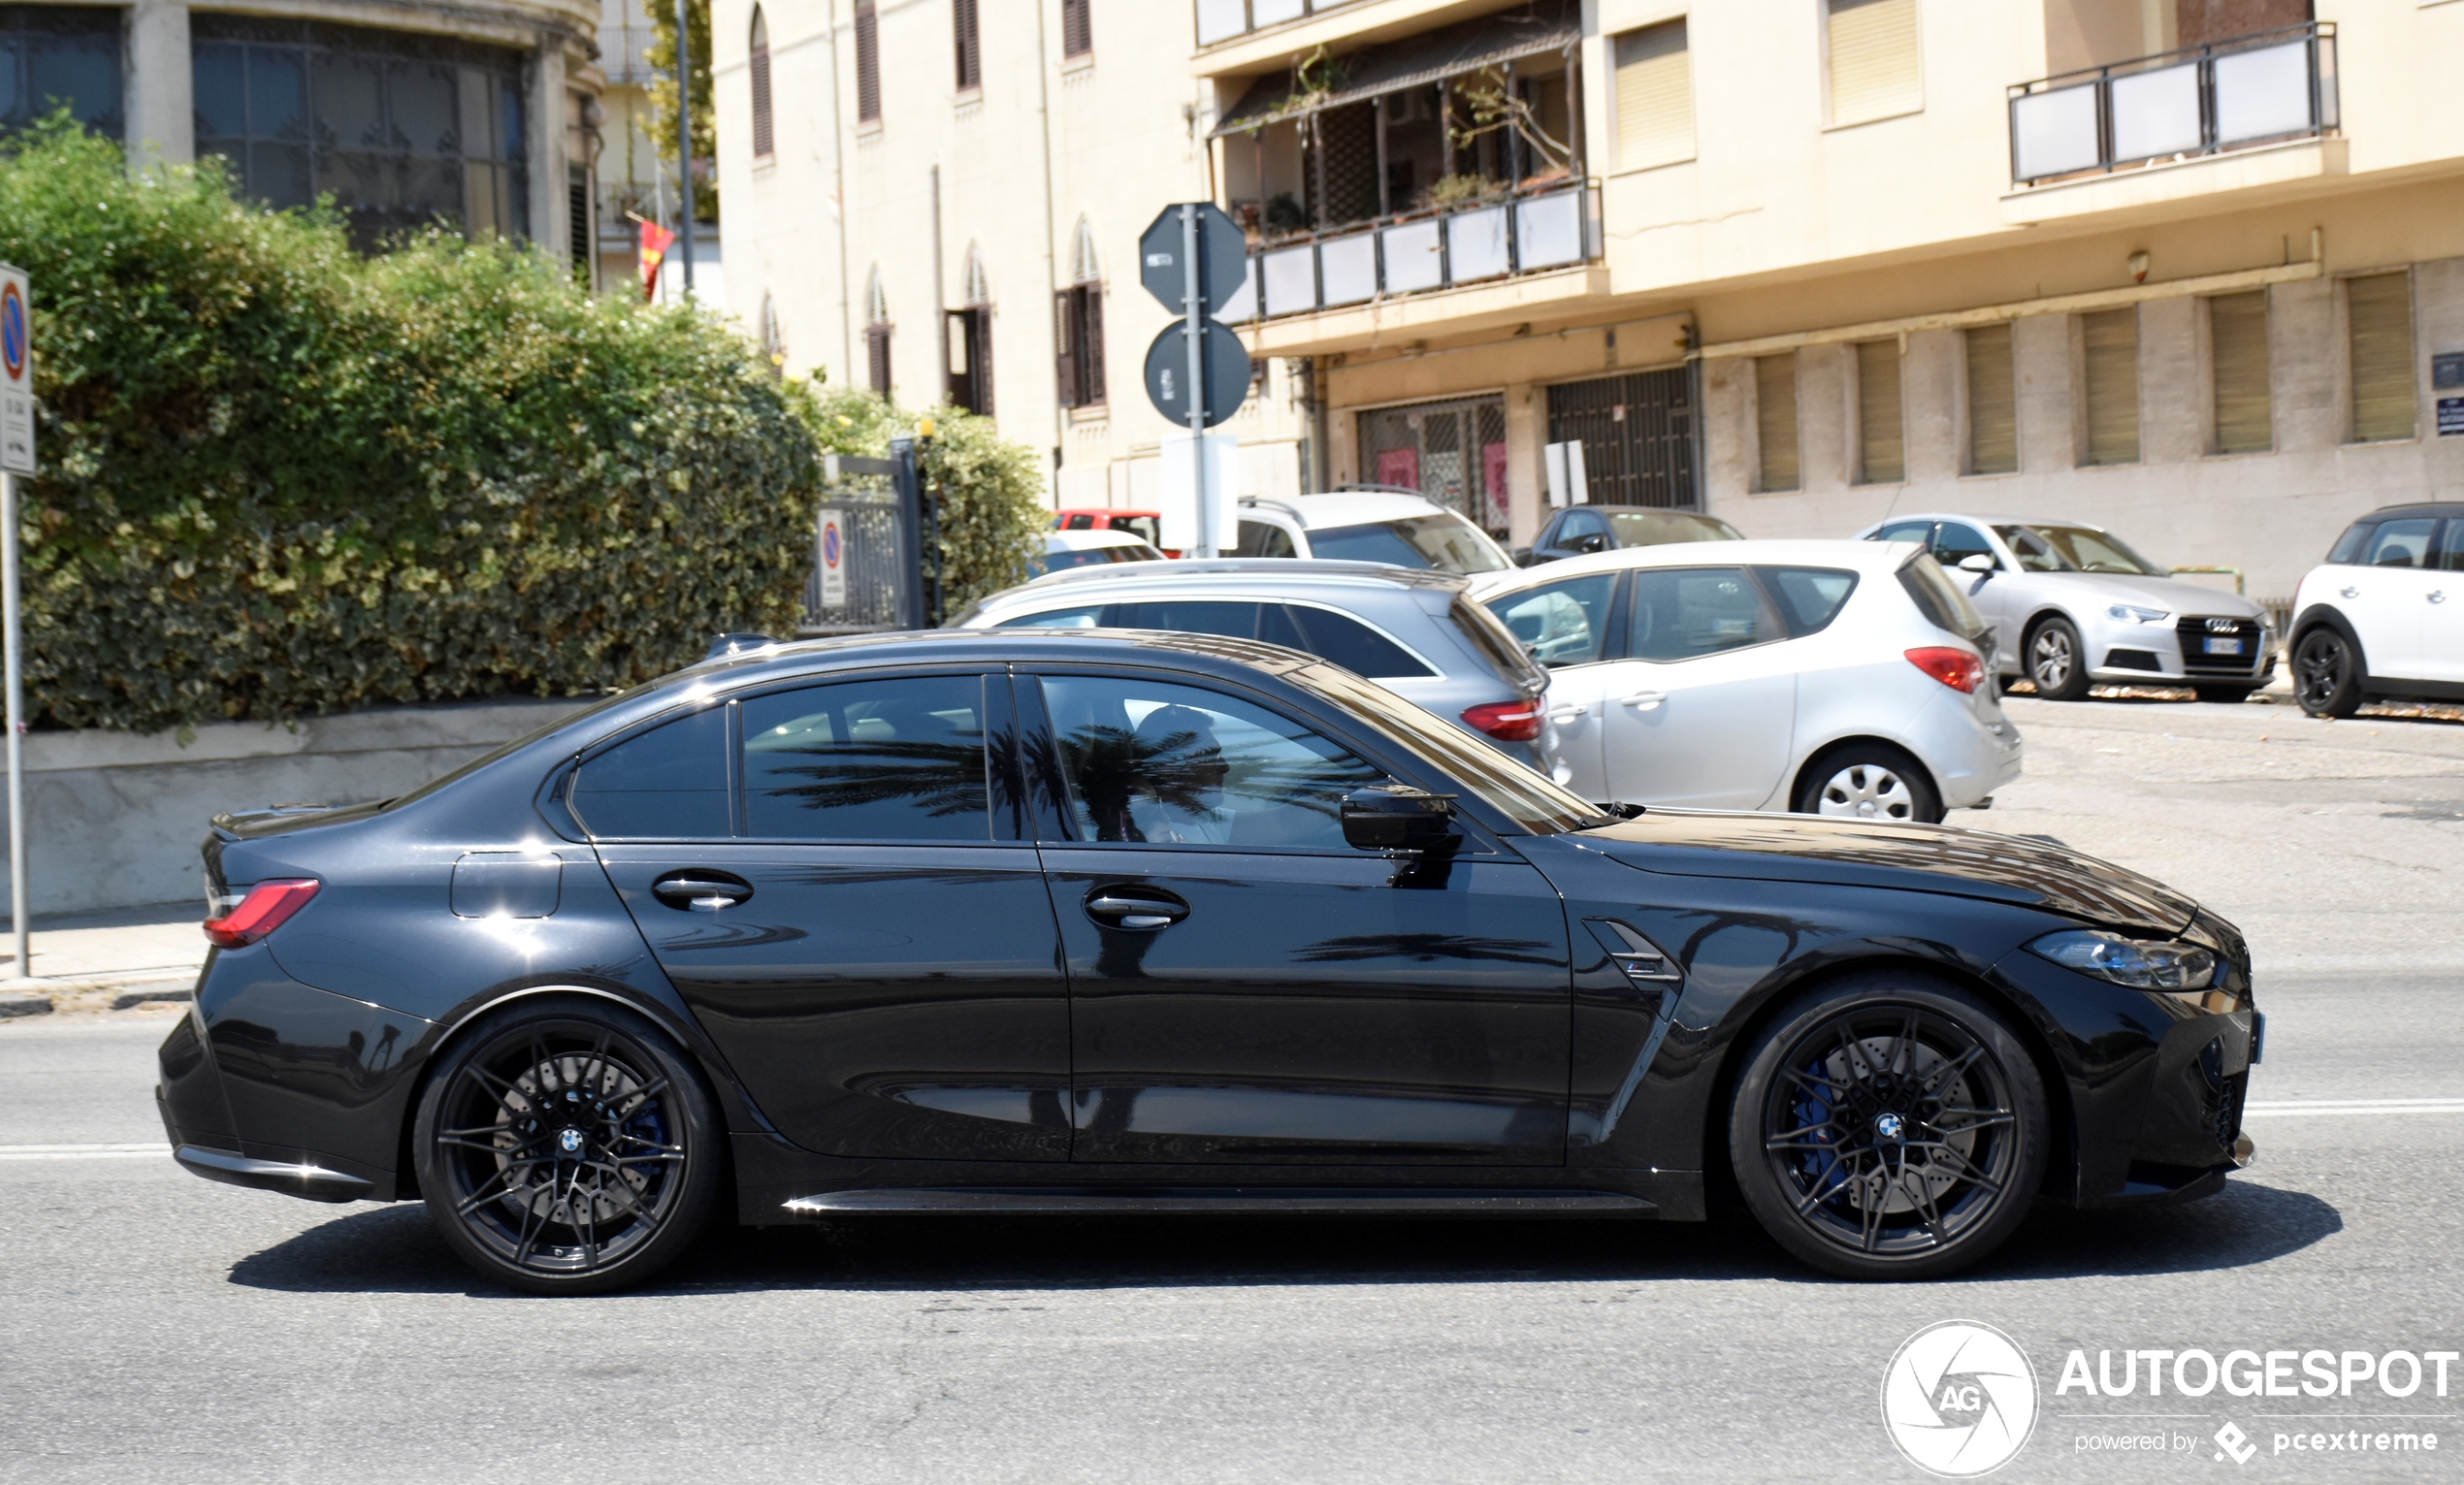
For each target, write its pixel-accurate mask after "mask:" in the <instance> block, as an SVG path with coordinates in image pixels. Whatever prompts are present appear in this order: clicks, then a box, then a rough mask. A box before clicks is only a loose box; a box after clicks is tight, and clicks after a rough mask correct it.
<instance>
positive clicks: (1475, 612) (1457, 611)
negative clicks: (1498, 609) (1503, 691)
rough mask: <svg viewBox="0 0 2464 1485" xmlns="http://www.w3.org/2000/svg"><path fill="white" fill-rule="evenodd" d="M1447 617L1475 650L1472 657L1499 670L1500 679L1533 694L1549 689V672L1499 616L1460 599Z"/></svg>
mask: <svg viewBox="0 0 2464 1485" xmlns="http://www.w3.org/2000/svg"><path fill="white" fill-rule="evenodd" d="M1446 617H1447V618H1450V619H1452V620H1453V621H1454V628H1455V632H1457V633H1459V634H1461V635H1462V636H1463V638H1464V640H1465V642H1467V643H1468V644H1470V645H1471V646H1472V653H1473V654H1475V655H1478V656H1480V657H1482V658H1483V659H1485V660H1487V661H1488V662H1489V663H1490V664H1491V665H1494V666H1495V667H1497V674H1498V679H1500V680H1502V681H1505V682H1506V683H1507V684H1508V685H1509V686H1514V687H1519V688H1523V689H1526V690H1529V691H1531V692H1534V693H1538V692H1540V690H1541V689H1543V688H1544V687H1546V686H1547V685H1548V672H1547V671H1545V670H1542V669H1541V668H1540V664H1539V662H1536V661H1534V660H1533V659H1532V657H1531V656H1529V655H1527V654H1525V653H1524V651H1523V647H1522V645H1521V644H1520V643H1518V642H1517V641H1516V640H1515V638H1514V634H1513V631H1512V630H1508V628H1507V627H1506V626H1505V625H1503V624H1501V623H1499V622H1498V618H1497V615H1495V614H1493V613H1490V612H1489V611H1488V610H1487V609H1485V608H1482V607H1481V606H1480V605H1479V604H1477V603H1475V602H1472V601H1471V600H1470V599H1468V598H1457V599H1455V600H1454V602H1453V604H1452V605H1451V606H1450V607H1448V608H1447V610H1446Z"/></svg>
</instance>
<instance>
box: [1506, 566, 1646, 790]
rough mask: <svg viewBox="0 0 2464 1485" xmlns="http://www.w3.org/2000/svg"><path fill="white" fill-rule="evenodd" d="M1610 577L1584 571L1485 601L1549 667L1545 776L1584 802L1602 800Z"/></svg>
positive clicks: (1612, 602)
mask: <svg viewBox="0 0 2464 1485" xmlns="http://www.w3.org/2000/svg"><path fill="white" fill-rule="evenodd" d="M1618 576H1619V574H1617V573H1615V572H1586V573H1584V574H1583V575H1582V576H1580V577H1569V578H1561V579H1559V580H1558V581H1556V582H1553V583H1542V584H1540V586H1538V587H1536V588H1524V589H1518V590H1517V591H1515V592H1513V593H1509V594H1507V595H1505V596H1504V597H1497V598H1493V599H1491V600H1490V601H1489V603H1488V609H1489V612H1491V613H1493V614H1495V615H1497V617H1498V618H1499V620H1500V621H1502V622H1503V623H1504V624H1505V625H1506V628H1507V629H1508V631H1510V632H1511V633H1512V634H1513V635H1514V637H1515V638H1516V639H1517V640H1518V641H1520V642H1521V643H1522V646H1523V648H1524V649H1525V650H1527V651H1529V652H1530V653H1531V656H1532V658H1533V659H1534V660H1537V661H1539V662H1540V663H1541V664H1542V665H1545V666H1547V667H1548V695H1547V697H1546V698H1545V701H1544V703H1543V704H1544V705H1545V706H1546V707H1547V709H1548V721H1549V725H1550V728H1551V737H1552V738H1553V742H1552V743H1551V750H1552V751H1551V756H1550V758H1549V774H1550V777H1552V778H1554V779H1555V780H1556V781H1557V782H1558V783H1559V784H1561V785H1563V786H1565V787H1566V788H1568V789H1570V790H1572V791H1574V792H1575V793H1578V794H1580V795H1582V796H1583V797H1584V798H1586V799H1599V800H1605V799H1606V798H1608V797H1609V796H1608V794H1607V792H1606V791H1607V788H1608V776H1607V771H1606V759H1605V754H1604V752H1603V751H1602V750H1603V745H1602V741H1601V738H1602V726H1601V721H1602V705H1603V703H1604V701H1605V698H1606V694H1607V693H1606V691H1605V684H1606V672H1605V668H1604V666H1603V664H1602V662H1604V661H1605V660H1607V659H1608V658H1609V653H1610V652H1609V649H1608V639H1609V635H1610V633H1611V631H1612V629H1613V624H1612V620H1611V614H1612V613H1613V611H1614V610H1615V607H1616V597H1617V579H1618Z"/></svg>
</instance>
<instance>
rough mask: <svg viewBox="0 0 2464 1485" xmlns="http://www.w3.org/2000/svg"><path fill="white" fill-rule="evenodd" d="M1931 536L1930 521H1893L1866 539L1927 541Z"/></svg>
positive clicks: (1931, 527) (1931, 524) (1931, 526)
mask: <svg viewBox="0 0 2464 1485" xmlns="http://www.w3.org/2000/svg"><path fill="white" fill-rule="evenodd" d="M1932 538H1933V523H1932V522H1930V521H1894V522H1892V523H1891V524H1890V525H1889V526H1886V527H1884V528H1883V529H1882V530H1880V531H1878V532H1876V533H1873V534H1872V535H1870V536H1867V537H1866V538H1865V539H1866V540H1867V541H1929V540H1931V539H1932Z"/></svg>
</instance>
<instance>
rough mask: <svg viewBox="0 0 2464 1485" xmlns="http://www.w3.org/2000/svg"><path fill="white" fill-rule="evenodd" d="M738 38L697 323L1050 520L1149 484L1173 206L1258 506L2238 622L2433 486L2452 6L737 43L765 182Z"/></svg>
mask: <svg viewBox="0 0 2464 1485" xmlns="http://www.w3.org/2000/svg"><path fill="white" fill-rule="evenodd" d="M756 10H757V8H756V7H755V6H754V5H753V4H752V3H751V0H719V3H718V11H717V15H716V19H715V32H716V50H717V53H718V67H719V76H718V80H717V98H718V103H719V108H720V121H721V122H720V136H721V160H720V169H721V173H722V178H723V179H724V180H725V181H726V182H727V187H728V192H729V194H728V197H727V200H728V211H729V232H730V241H731V244H733V245H734V248H735V253H734V256H735V258H736V261H735V262H733V263H731V264H730V268H731V269H732V270H733V271H734V272H732V273H731V274H730V281H729V286H730V296H731V297H730V304H731V305H732V307H734V308H735V309H736V310H737V311H738V312H739V313H740V314H742V315H743V316H744V318H745V319H746V321H747V322H748V324H753V323H767V324H770V325H773V326H775V327H777V329H778V332H779V334H780V336H781V338H782V339H783V343H784V344H785V346H786V348H787V351H788V356H789V365H790V366H791V368H794V369H806V368H826V369H827V371H828V372H829V374H831V375H832V376H834V377H839V378H841V379H846V380H853V381H857V382H859V383H860V382H863V381H865V380H866V379H868V378H876V379H881V380H884V381H886V383H887V384H888V385H889V386H890V387H892V389H893V390H894V391H895V392H896V394H897V395H898V397H899V398H900V400H901V401H902V402H905V403H909V404H920V403H928V402H932V401H937V400H939V399H940V398H941V397H942V396H944V395H948V394H949V393H951V392H952V391H954V390H955V391H957V392H960V393H962V394H964V395H965V396H976V395H978V394H977V392H976V390H975V389H976V387H978V386H980V385H982V384H984V383H986V382H989V388H990V390H989V405H990V407H991V408H992V410H993V412H994V415H995V416H997V417H998V418H999V419H1000V421H1001V423H1002V426H1003V428H1004V430H1005V432H1007V433H1008V434H1009V435H1010V436H1013V437H1017V438H1021V439H1022V440H1025V441H1029V442H1032V443H1035V444H1037V445H1038V446H1045V445H1050V446H1051V447H1052V448H1054V452H1055V461H1056V466H1057V469H1058V474H1059V478H1058V481H1057V489H1058V494H1059V497H1060V499H1061V500H1064V501H1066V502H1069V503H1104V502H1110V503H1115V504H1126V503H1131V502H1132V501H1134V500H1138V499H1139V496H1140V490H1141V481H1142V479H1145V478H1150V477H1151V476H1150V475H1145V474H1142V473H1141V469H1142V468H1151V460H1152V453H1153V448H1154V442H1155V440H1156V439H1158V438H1160V437H1161V436H1164V434H1165V433H1166V432H1167V430H1166V428H1165V427H1164V425H1163V423H1162V420H1161V419H1159V418H1157V417H1155V416H1154V415H1153V414H1152V413H1151V410H1149V409H1148V408H1147V407H1146V405H1145V398H1144V396H1143V393H1142V392H1141V391H1140V389H1139V388H1138V386H1137V384H1136V382H1135V380H1134V373H1135V369H1136V367H1137V365H1138V363H1139V361H1140V359H1141V358H1142V357H1143V355H1144V352H1145V349H1146V346H1147V343H1148V341H1149V340H1150V339H1151V337H1152V336H1153V335H1154V334H1155V332H1156V331H1157V330H1159V329H1160V328H1161V327H1162V325H1163V323H1164V322H1165V320H1166V319H1167V317H1168V316H1167V313H1166V311H1165V310H1164V309H1163V308H1162V307H1159V306H1155V305H1153V304H1152V303H1151V301H1150V300H1149V299H1148V298H1147V296H1146V295H1145V294H1144V293H1143V292H1142V291H1141V290H1140V289H1139V288H1138V287H1137V285H1136V283H1135V265H1134V262H1133V261H1132V255H1133V254H1134V243H1135V238H1136V234H1137V232H1138V231H1139V229H1140V228H1142V227H1143V226H1145V224H1146V223H1147V222H1148V221H1149V220H1150V219H1151V217H1152V216H1153V214H1154V212H1155V211H1156V210H1158V209H1159V208H1160V207H1161V206H1162V205H1164V204H1165V203H1167V202H1171V201H1176V200H1183V199H1189V198H1192V197H1195V196H1209V197H1212V198H1213V199H1215V200H1217V201H1218V202H1220V203H1221V204H1222V205H1223V206H1224V207H1225V208H1226V209H1227V210H1230V211H1232V212H1233V213H1234V215H1235V216H1236V217H1237V218H1239V219H1240V220H1241V221H1242V222H1243V224H1244V225H1245V227H1247V228H1248V231H1249V234H1250V238H1251V242H1252V251H1253V253H1254V266H1253V271H1252V273H1253V277H1252V284H1253V293H1252V294H1251V295H1250V296H1248V303H1246V304H1244V305H1242V306H1240V307H1237V308H1236V310H1235V311H1234V313H1236V314H1238V315H1239V317H1240V319H1241V324H1240V329H1241V331H1242V334H1243V338H1244V339H1245V340H1247V341H1248V344H1249V345H1250V347H1251V349H1252V352H1253V354H1255V355H1256V356H1258V357H1259V358H1260V359H1261V360H1262V361H1264V362H1266V363H1267V364H1268V365H1269V367H1270V371H1269V374H1268V375H1267V376H1266V378H1265V381H1264V384H1263V386H1262V387H1261V388H1260V392H1261V395H1260V396H1259V397H1257V398H1256V399H1255V400H1254V401H1253V404H1252V405H1251V406H1250V407H1249V408H1248V409H1247V410H1245V411H1244V412H1243V413H1242V414H1241V416H1240V418H1239V419H1238V420H1236V423H1237V424H1238V425H1239V426H1238V427H1237V428H1236V431H1237V432H1239V433H1240V434H1241V436H1242V437H1243V439H1244V442H1245V444H1246V445H1248V447H1247V449H1246V451H1245V463H1244V484H1245V488H1247V489H1248V491H1249V493H1260V494H1264V493H1272V492H1273V491H1275V490H1280V489H1294V488H1308V487H1314V486H1321V485H1325V484H1336V483H1346V482H1355V481H1357V482H1369V483H1385V484H1403V485H1410V486H1413V487H1415V488H1420V489H1423V490H1424V491H1427V492H1428V493H1430V494H1431V495H1432V496H1433V498H1436V499H1440V500H1444V501H1446V502H1448V503H1451V504H1454V505H1456V506H1457V507H1458V508H1461V509H1463V510H1464V511H1465V513H1466V514H1467V515H1471V516H1473V517H1474V518H1475V519H1476V520H1479V521H1481V522H1482V523H1483V524H1485V525H1488V526H1490V527H1491V528H1492V529H1495V530H1498V531H1499V532H1501V533H1504V534H1507V535H1508V536H1509V537H1511V538H1513V539H1518V540H1527V539H1529V537H1530V536H1531V534H1532V533H1534V532H1535V531H1536V530H1537V529H1538V527H1539V526H1540V523H1541V522H1542V521H1543V520H1544V519H1545V517H1546V513H1547V509H1548V506H1549V503H1550V501H1551V500H1552V499H1553V498H1554V499H1558V500H1572V499H1586V498H1587V499H1589V500H1598V501H1619V502H1633V503H1645V504H1659V505H1674V506H1681V507H1693V508H1703V509H1708V510H1710V511H1712V512H1714V513H1716V514H1719V515H1721V516H1724V517H1726V518H1727V519H1729V520H1731V521H1732V522H1734V523H1735V524H1736V525H1737V526H1738V527H1740V528H1741V529H1743V530H1744V531H1746V532H1747V533H1749V534H1752V535H1760V536H1800V535H1801V536H1813V535H1846V534H1850V533H1854V532H1855V531H1857V530H1860V529H1862V528H1863V527H1864V526H1865V525H1867V524H1869V523H1870V522H1872V521H1875V520H1878V519H1881V518H1882V517H1884V516H1886V515H1890V514H1892V513H1894V512H1905V511H1911V510H1930V509H1959V510H1969V511H1975V512H1978V513H1980V514H1992V513H2002V512H2009V513H2018V514H2031V515H2041V516H2060V517H2071V518H2077V519H2085V520H2091V521H2097V522H2101V523H2104V524H2108V525H2111V526H2114V527H2116V528H2118V529H2119V530H2121V531H2122V532H2123V533H2124V534H2125V535H2126V536H2127V537H2128V538H2129V539H2130V540H2131V541H2132V542H2134V543H2135V544H2137V545H2138V546H2140V547H2141V548H2143V549H2145V550H2146V551H2148V552H2149V553H2150V555H2152V556H2154V557H2156V558H2157V559H2158V560H2160V561H2164V562H2167V563H2170V564H2173V565H2203V566H2204V565H2214V566H2230V567H2235V568H2239V569H2241V571H2242V572H2243V574H2244V576H2245V579H2246V581H2247V584H2248V588H2249V592H2250V594H2251V596H2252V597H2260V598H2275V597H2286V596H2289V594H2290V592H2291V590H2292V587H2293V585H2294V583H2295V582H2296V581H2297V580H2298V578H2299V576H2300V574H2301V572H2302V571H2303V570H2305V569H2306V568H2307V567H2308V566H2309V565H2312V564H2314V563H2315V562H2317V561H2318V558H2319V556H2320V555H2321V554H2322V553H2323V552H2324V550H2325V548H2326V546H2327V544H2328V542H2329V541H2330V540H2331V539H2332V538H2333V536H2334V534H2335V533H2336V532H2337V530H2339V529H2340V528H2341V527H2342V526H2343V525H2344V524H2345V523H2346V522H2347V521H2349V520H2350V519H2351V517H2352V516H2353V515H2354V514H2356V513H2358V512H2360V511H2363V510H2367V509H2370V508H2372V507H2375V506H2377V505H2382V504H2386V503H2391V502H2394V501H2398V500H2413V499H2425V498H2430V497H2433V496H2452V495H2453V494H2454V492H2455V491H2456V490H2457V489H2458V488H2459V487H2464V210H2458V208H2459V206H2464V116H2459V115H2458V114H2457V113H2456V112H2455V111H2454V110H2452V109H2450V108H2445V107H2442V106H2441V105H2442V102H2443V93H2444V91H2445V89H2446V88H2447V87H2448V78H2447V74H2448V73H2449V72H2451V70H2452V69H2451V65H2450V63H2451V59H2452V58H2454V57H2457V56H2464V0H2431V3H2421V0H2316V3H2315V4H2314V3H2311V0H2010V3H2003V4H1991V5H1986V4H1966V3H1954V0H1744V3H1730V0H1722V3H1719V4H1716V5H1713V4H1703V3H1701V0H1697V3H1694V4H1692V5H1688V4H1686V3H1684V0H1562V3H1561V0H1514V3H1510V4H1501V3H1494V0H1013V3H1007V4H1001V5H983V4H980V3H975V0H883V3H874V0H863V3H861V4H859V3H858V0H775V3H774V4H771V5H767V6H764V7H762V8H761V9H760V20H761V23H762V30H763V32H764V33H765V34H766V37H767V48H766V52H767V55H766V59H765V60H762V67H765V68H766V70H767V75H768V81H767V82H766V84H765V86H766V87H767V89H768V98H769V102H768V104H767V107H768V109H769V111H770V115H771V116H770V121H769V124H768V126H767V127H768V130H769V136H768V140H769V145H770V148H769V149H768V151H767V152H766V153H757V151H756V150H755V149H754V148H753V134H754V132H755V131H754V129H753V112H754V109H753V104H754V91H755V88H754V82H755V75H756V72H757V67H756V61H757V58H756V57H755V55H754V54H753V48H751V46H750V39H751V38H752V36H753V35H754V32H755V21H756ZM970 29H973V30H975V31H976V32H978V33H979V34H977V35H975V36H974V37H973V39H972V46H973V49H972V52H970V42H969V37H968V32H969V31H970ZM1082 43H1083V44H1084V45H1083V46H1081V44H1082ZM970 55H972V57H973V61H972V63H970V61H969V57H970ZM970 66H972V68H973V71H972V72H970V71H969V68H970ZM1082 289H1086V290H1091V291H1092V292H1091V293H1086V292H1075V291H1079V290H1082ZM1090 299H1091V300H1092V302H1093V304H1094V306H1095V308H1094V310H1093V311H1092V313H1091V316H1090V313H1089V311H1088V309H1087V307H1086V306H1087V302H1088V301H1089V300H1090ZM977 309H981V310H983V311H985V312H984V314H983V315H982V317H981V318H971V317H970V315H969V312H968V311H971V310H977ZM764 315H766V316H767V319H766V320H765V319H763V318H762V317H763V316H764ZM1227 317H1229V316H1227ZM1073 335H1075V337H1076V339H1078V340H1086V339H1089V338H1090V337H1091V338H1092V340H1093V343H1094V345H1095V347H1096V349H1097V350H1099V352H1100V355H1101V361H1102V365H1103V366H1104V368H1105V369H1106V371H1107V373H1108V374H1106V375H1105V376H1104V378H1103V385H1102V387H1101V388H1100V391H1101V392H1102V394H1103V395H1102V397H1101V398H1100V400H1090V399H1089V398H1087V396H1086V393H1087V392H1088V391H1089V390H1090V388H1089V387H1088V386H1087V385H1086V364H1087V363H1086V357H1085V356H1084V355H1080V354H1076V351H1077V349H1078V347H1077V346H1076V345H1075V344H1074V343H1073ZM987 345H989V350H990V354H989V363H990V367H991V369H992V372H993V374H992V375H991V376H989V378H985V377H977V378H976V380H975V381H974V382H970V381H968V380H967V378H968V377H970V376H973V375H974V373H973V372H972V371H970V367H971V366H972V365H973V362H974V361H982V360H984V359H986V358H985V357H984V356H983V354H982V352H981V349H980V347H982V346H987ZM971 356H972V359H971ZM1073 403H1076V404H1079V405H1069V404H1073ZM2443 427H2444V430H2445V431H2444V433H2443V431H2442V430H2443ZM1099 496H1100V497H1101V499H1100V500H1099V499H1097V497H1099Z"/></svg>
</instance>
